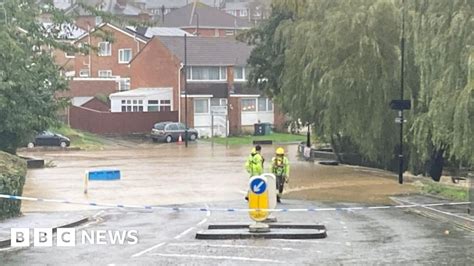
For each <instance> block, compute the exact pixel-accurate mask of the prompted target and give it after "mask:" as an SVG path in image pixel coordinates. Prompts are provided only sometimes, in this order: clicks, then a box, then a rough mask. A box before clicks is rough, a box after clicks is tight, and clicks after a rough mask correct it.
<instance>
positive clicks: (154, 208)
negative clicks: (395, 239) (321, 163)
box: [0, 194, 471, 212]
mask: <svg viewBox="0 0 474 266" xmlns="http://www.w3.org/2000/svg"><path fill="white" fill-rule="evenodd" d="M0 198H4V199H10V200H27V201H37V202H52V203H62V204H74V205H87V206H96V207H112V208H127V209H145V210H163V211H164V210H166V211H198V212H208V211H212V212H249V211H269V212H322V211H360V210H386V209H404V208H417V207H436V206H450V205H451V206H452V205H468V204H471V202H469V201H464V202H440V203H428V204H408V205H386V206H371V207H339V208H297V209H285V208H282V209H245V208H196V207H194V208H193V207H166V206H152V205H125V204H107V203H95V202H77V201H69V200H58V199H42V198H31V197H22V196H14V195H4V194H0Z"/></svg>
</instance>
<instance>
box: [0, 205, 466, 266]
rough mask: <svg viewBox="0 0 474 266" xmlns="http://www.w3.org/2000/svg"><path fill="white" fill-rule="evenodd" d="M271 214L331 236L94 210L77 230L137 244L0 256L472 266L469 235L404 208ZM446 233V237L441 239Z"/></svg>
mask: <svg viewBox="0 0 474 266" xmlns="http://www.w3.org/2000/svg"><path fill="white" fill-rule="evenodd" d="M308 204H310V203H309V202H303V201H293V200H291V201H286V202H285V203H284V204H283V206H284V207H287V208H298V207H303V206H307V205H308ZM311 204H314V202H312V203H311ZM228 205H233V206H240V207H244V205H243V203H242V202H241V201H239V202H235V201H230V202H222V203H219V204H211V205H210V206H211V207H224V206H228ZM318 205H319V206H320V207H333V206H335V205H334V204H318ZM188 206H195V205H188ZM338 206H341V205H340V204H339V205H338ZM344 206H350V205H344ZM276 216H277V218H278V220H279V222H300V223H301V222H314V223H320V224H324V225H326V227H327V230H328V237H327V238H326V239H319V240H197V239H195V238H194V236H195V234H196V232H197V231H199V230H202V229H205V228H206V226H207V225H208V224H210V223H225V222H248V221H249V220H248V218H247V215H246V214H245V213H217V212H213V213H206V212H200V213H196V212H180V213H176V212H166V211H164V212H147V211H125V210H111V209H109V210H104V211H98V213H97V216H96V218H95V220H93V221H92V222H91V223H89V224H88V225H85V226H81V227H79V228H78V231H81V230H86V231H91V230H132V229H136V230H138V232H139V243H138V244H136V245H90V244H85V245H83V244H81V243H79V244H77V245H76V246H75V247H50V248H46V247H30V248H26V249H18V248H17V249H10V250H4V251H0V257H1V258H2V262H4V263H5V264H7V265H9V264H25V263H28V264H30V263H38V264H47V263H50V264H51V263H53V264H69V263H71V261H73V262H74V263H73V264H79V263H80V264H86V265H131V264H133V265H182V264H187V265H242V264H248V263H252V264H257V265H273V264H290V265H291V264H295V265H296V264H297V265H301V264H306V265H308V264H311V265H320V264H325V265H327V264H329V265H335V264H336V265H340V264H351V265H353V264H356V265H372V264H390V265H392V264H396V265H399V264H410V265H411V264H425V265H433V264H436V265H440V264H441V265H442V264H446V265H472V263H473V262H474V257H473V251H472V243H474V234H472V233H468V232H466V231H463V230H461V229H457V228H455V227H453V225H451V224H446V223H440V222H436V221H433V220H431V219H428V218H424V217H421V216H417V215H413V214H409V213H406V212H404V211H403V210H390V211H386V210H384V211H381V210H378V211H375V210H374V211H366V212H322V213H317V214H315V213H280V214H277V215H276ZM446 230H448V231H449V232H450V233H449V234H446Z"/></svg>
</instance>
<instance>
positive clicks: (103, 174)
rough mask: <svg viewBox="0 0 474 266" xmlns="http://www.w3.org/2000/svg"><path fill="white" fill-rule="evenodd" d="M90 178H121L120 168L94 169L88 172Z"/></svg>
mask: <svg viewBox="0 0 474 266" xmlns="http://www.w3.org/2000/svg"><path fill="white" fill-rule="evenodd" d="M88 178H89V180H91V181H92V180H105V181H107V180H119V179H120V170H93V171H89V173H88Z"/></svg>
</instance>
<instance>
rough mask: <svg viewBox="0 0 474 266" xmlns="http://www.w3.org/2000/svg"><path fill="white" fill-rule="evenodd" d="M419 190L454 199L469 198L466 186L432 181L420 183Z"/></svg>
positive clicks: (464, 199) (465, 199) (463, 199)
mask: <svg viewBox="0 0 474 266" xmlns="http://www.w3.org/2000/svg"><path fill="white" fill-rule="evenodd" d="M421 192H423V193H426V194H431V195H435V196H440V197H443V198H446V199H450V200H455V201H467V200H469V197H468V196H469V195H468V189H467V188H463V187H454V186H450V185H445V184H438V183H435V182H433V181H429V182H425V183H423V184H422V185H421Z"/></svg>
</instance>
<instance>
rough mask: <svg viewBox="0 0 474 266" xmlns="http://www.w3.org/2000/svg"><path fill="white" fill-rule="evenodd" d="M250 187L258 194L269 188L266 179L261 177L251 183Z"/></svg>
mask: <svg viewBox="0 0 474 266" xmlns="http://www.w3.org/2000/svg"><path fill="white" fill-rule="evenodd" d="M250 189H251V190H252V192H253V193H255V194H257V195H258V194H262V193H263V192H265V190H266V189H267V183H265V180H263V179H261V178H255V179H254V180H252V182H251V183H250Z"/></svg>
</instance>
